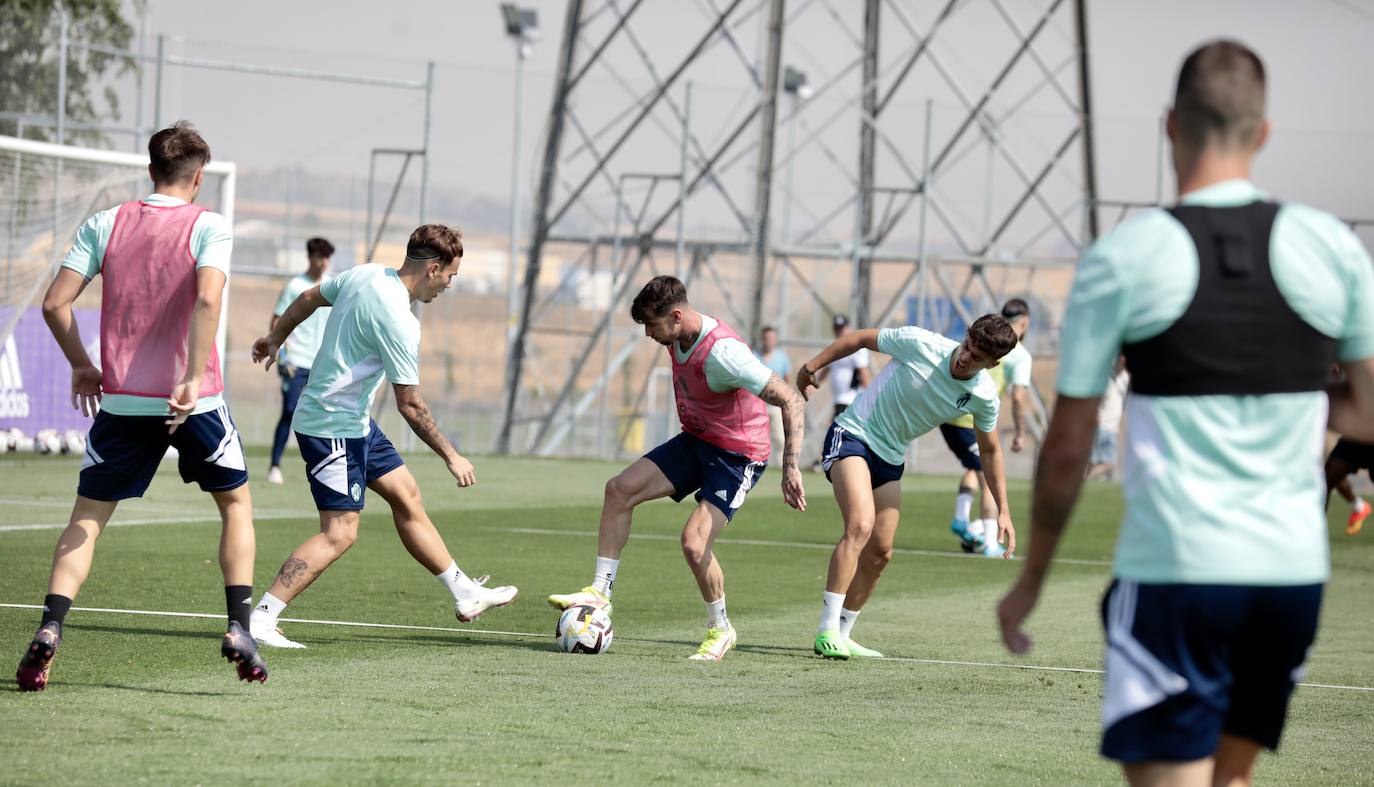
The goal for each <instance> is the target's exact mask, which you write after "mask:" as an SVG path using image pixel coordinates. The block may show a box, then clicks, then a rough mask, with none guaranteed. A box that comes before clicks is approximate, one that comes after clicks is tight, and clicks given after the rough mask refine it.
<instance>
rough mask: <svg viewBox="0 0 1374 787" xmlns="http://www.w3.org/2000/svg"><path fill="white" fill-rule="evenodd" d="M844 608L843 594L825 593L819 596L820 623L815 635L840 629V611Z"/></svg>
mask: <svg viewBox="0 0 1374 787" xmlns="http://www.w3.org/2000/svg"><path fill="white" fill-rule="evenodd" d="M843 607H844V594H843V593H831V592H830V591H828V590H827V591H826V592H824V593H822V594H821V623H820V625H819V626H818V627H817V628H816V633H817V634H819V633H821V632H823V631H837V630H838V629H839V628H840V609H841V608H843Z"/></svg>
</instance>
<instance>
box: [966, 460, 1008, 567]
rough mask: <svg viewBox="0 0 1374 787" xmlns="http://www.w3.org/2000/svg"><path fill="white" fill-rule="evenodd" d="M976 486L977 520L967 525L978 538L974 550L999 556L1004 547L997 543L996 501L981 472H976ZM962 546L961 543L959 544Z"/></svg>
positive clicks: (989, 555)
mask: <svg viewBox="0 0 1374 787" xmlns="http://www.w3.org/2000/svg"><path fill="white" fill-rule="evenodd" d="M977 478H978V486H979V488H980V489H981V490H982V497H981V498H980V499H979V501H978V520H977V521H976V522H973V523H972V524H970V525H969V532H970V533H971V534H972V535H973V536H974V537H975V538H976V539H977V540H978V542H979V543H977V544H976V545H975V547H974V549H975V551H977V552H980V553H982V554H983V555H984V556H986V557H995V558H1000V557H1002V555H1004V554H1006V551H1007V550H1006V548H1005V547H1003V546H1002V545H1001V544H999V543H997V513H998V509H997V501H996V500H994V499H993V497H992V487H991V486H990V485H989V484H988V480H987V479H986V478H984V477H983V474H982V473H981V472H979V473H977ZM960 546H961V548H962V543H961V544H960Z"/></svg>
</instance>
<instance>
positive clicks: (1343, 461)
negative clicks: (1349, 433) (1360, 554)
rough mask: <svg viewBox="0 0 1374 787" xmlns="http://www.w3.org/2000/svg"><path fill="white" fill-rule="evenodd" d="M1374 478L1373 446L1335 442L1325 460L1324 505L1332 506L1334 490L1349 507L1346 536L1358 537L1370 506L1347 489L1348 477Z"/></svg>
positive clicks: (1350, 488) (1352, 488)
mask: <svg viewBox="0 0 1374 787" xmlns="http://www.w3.org/2000/svg"><path fill="white" fill-rule="evenodd" d="M1361 470H1363V471H1365V473H1367V474H1370V477H1371V478H1374V445H1371V444H1369V443H1360V442H1356V441H1354V440H1350V439H1346V438H1342V439H1340V440H1338V441H1337V442H1336V445H1335V447H1334V448H1332V449H1331V454H1330V455H1329V456H1327V457H1326V466H1325V468H1324V471H1325V473H1326V501H1327V505H1328V506H1330V505H1331V490H1333V489H1334V490H1336V491H1337V492H1339V493H1340V495H1341V497H1343V498H1345V501H1346V502H1347V503H1349V504H1350V516H1349V517H1348V518H1347V519H1346V520H1345V534H1346V535H1347V536H1358V535H1359V534H1360V530H1362V529H1363V528H1364V521H1365V520H1366V519H1368V518H1369V512H1370V508H1371V506H1370V505H1369V503H1367V502H1365V500H1364V498H1362V497H1360V496H1359V495H1357V494H1355V488H1354V487H1353V486H1351V485H1350V476H1352V475H1354V474H1356V473H1358V472H1360V471H1361Z"/></svg>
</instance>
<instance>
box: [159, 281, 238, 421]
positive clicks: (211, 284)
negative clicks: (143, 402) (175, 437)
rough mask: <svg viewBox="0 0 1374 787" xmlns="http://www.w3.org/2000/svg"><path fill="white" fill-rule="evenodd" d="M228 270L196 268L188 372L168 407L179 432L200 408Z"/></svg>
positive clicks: (187, 347)
mask: <svg viewBox="0 0 1374 787" xmlns="http://www.w3.org/2000/svg"><path fill="white" fill-rule="evenodd" d="M225 278H226V277H225V275H224V271H222V270H220V269H218V268H212V267H210V266H208V265H207V266H204V267H201V268H198V269H196V305H195V307H194V308H193V309H192V311H191V329H190V331H189V333H188V334H187V337H186V373H185V376H183V377H182V380H181V383H180V384H178V385H177V387H175V388H173V389H172V395H171V396H169V397H168V398H167V407H168V409H169V410H171V412H172V417H171V418H169V419H167V421H166V423H167V431H168V432H175V431H176V430H177V427H178V426H180V425H181V424H183V423H185V421H186V419H187V418H188V417H190V415H191V413H192V412H194V411H195V409H196V402H198V401H199V400H200V382H201V376H202V375H204V374H205V364H206V363H208V362H209V361H210V350H211V348H213V347H214V346H215V334H216V333H217V332H218V331H219V313H220V305H221V303H223V301H224V282H225Z"/></svg>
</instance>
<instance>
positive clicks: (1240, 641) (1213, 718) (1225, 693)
mask: <svg viewBox="0 0 1374 787" xmlns="http://www.w3.org/2000/svg"><path fill="white" fill-rule="evenodd" d="M1321 601H1322V585H1293V586H1257V585H1183V584H1140V583H1137V582H1133V581H1131V580H1124V579H1118V580H1116V581H1114V582H1113V583H1112V585H1111V587H1110V588H1108V590H1107V594H1106V596H1105V597H1104V598H1103V600H1102V620H1103V624H1104V626H1105V627H1106V633H1107V659H1106V688H1105V691H1104V692H1103V701H1102V726H1103V730H1104V732H1103V735H1102V755H1103V756H1104V757H1108V758H1110V759H1113V760H1119V761H1121V762H1123V763H1138V762H1188V761H1192V760H1198V759H1202V758H1204V757H1210V756H1212V754H1213V753H1214V752H1215V751H1216V748H1217V744H1218V742H1219V741H1220V739H1221V736H1222V735H1223V734H1226V735H1232V736H1236V737H1239V738H1245V739H1248V740H1251V741H1254V742H1255V743H1257V744H1259V745H1261V746H1263V747H1265V748H1268V749H1277V748H1278V745H1279V738H1280V736H1281V735H1282V733H1283V724H1284V719H1285V717H1286V716H1287V713H1288V700H1289V698H1290V697H1291V696H1292V694H1293V687H1294V686H1295V685H1296V684H1297V682H1298V681H1300V680H1302V674H1303V664H1304V662H1305V661H1306V660H1307V651H1308V649H1309V648H1310V647H1311V646H1312V641H1313V640H1314V639H1315V637H1316V634H1317V617H1318V614H1319V612H1320V610H1321Z"/></svg>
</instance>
